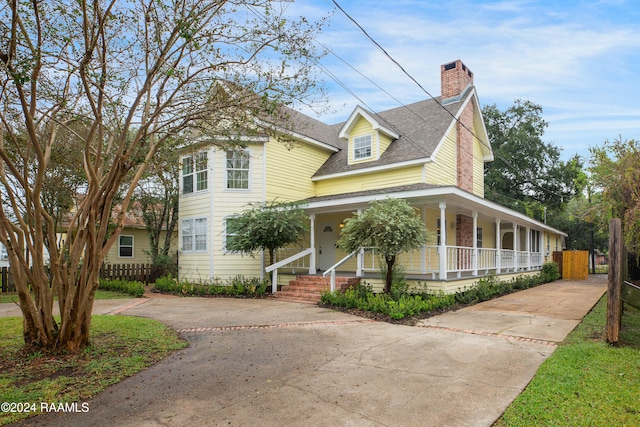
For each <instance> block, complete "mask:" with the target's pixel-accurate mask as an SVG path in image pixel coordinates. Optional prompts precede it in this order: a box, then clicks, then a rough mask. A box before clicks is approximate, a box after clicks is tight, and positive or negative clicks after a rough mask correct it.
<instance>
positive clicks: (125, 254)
mask: <svg viewBox="0 0 640 427" xmlns="http://www.w3.org/2000/svg"><path fill="white" fill-rule="evenodd" d="M118 257H119V258H133V236H127V235H122V234H121V235H120V236H119V239H118Z"/></svg>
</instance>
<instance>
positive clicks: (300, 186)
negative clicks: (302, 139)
mask: <svg viewBox="0 0 640 427" xmlns="http://www.w3.org/2000/svg"><path fill="white" fill-rule="evenodd" d="M266 150H267V157H266V162H267V172H266V180H267V182H266V196H267V200H273V199H275V198H277V199H278V200H286V201H295V200H302V199H306V198H308V197H313V196H315V188H314V187H315V185H314V183H313V182H312V181H311V176H312V175H313V174H314V173H315V172H316V171H317V170H318V169H319V168H320V166H322V164H323V163H324V162H325V161H326V160H327V159H328V158H329V156H330V155H331V154H332V152H330V151H328V150H325V149H322V148H320V147H316V146H312V145H309V144H306V143H297V144H296V145H295V146H294V147H293V148H291V149H287V147H286V146H285V145H284V144H282V143H280V142H277V141H275V140H271V141H269V142H268V143H267V145H266Z"/></svg>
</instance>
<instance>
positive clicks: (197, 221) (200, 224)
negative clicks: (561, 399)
mask: <svg viewBox="0 0 640 427" xmlns="http://www.w3.org/2000/svg"><path fill="white" fill-rule="evenodd" d="M206 250H207V218H193V219H183V220H182V252H203V251H206Z"/></svg>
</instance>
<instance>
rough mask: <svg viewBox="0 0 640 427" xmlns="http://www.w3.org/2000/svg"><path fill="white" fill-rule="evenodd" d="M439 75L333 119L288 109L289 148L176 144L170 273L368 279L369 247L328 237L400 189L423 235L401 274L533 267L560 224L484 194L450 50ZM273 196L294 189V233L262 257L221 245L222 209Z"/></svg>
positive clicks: (472, 92) (226, 220) (228, 228)
mask: <svg viewBox="0 0 640 427" xmlns="http://www.w3.org/2000/svg"><path fill="white" fill-rule="evenodd" d="M441 84H442V95H441V96H440V97H439V98H435V99H429V100H426V101H421V102H417V103H415V104H411V105H408V106H403V107H399V108H395V109H391V110H387V111H383V112H380V113H373V112H370V111H367V110H365V109H364V108H361V107H357V108H356V109H355V110H354V111H353V112H352V114H351V115H350V117H349V118H348V120H347V121H346V122H344V123H340V124H336V125H327V124H324V123H321V122H319V121H317V120H315V119H313V118H311V117H307V116H305V115H303V114H300V113H296V112H293V111H291V112H290V115H291V117H292V120H293V121H294V122H295V131H283V133H284V135H285V136H286V137H287V138H293V140H294V141H295V142H294V144H293V145H294V147H293V148H291V147H289V146H287V145H284V144H282V143H280V142H279V141H278V140H277V139H276V138H274V137H273V136H267V135H266V134H265V135H264V137H263V138H260V139H254V140H252V141H250V142H248V143H247V145H246V147H245V148H244V149H242V150H235V151H224V150H221V149H219V148H216V147H213V146H212V145H211V146H207V145H206V144H205V145H199V146H195V145H194V147H192V148H191V149H189V150H188V151H185V152H184V155H183V156H182V160H181V161H182V188H181V193H182V195H181V198H180V230H179V239H178V240H179V256H180V262H179V268H180V271H179V275H180V278H181V279H185V280H195V281H203V280H207V279H209V278H211V277H221V278H225V277H230V276H235V275H238V274H242V275H245V276H263V275H264V274H265V269H266V270H267V271H273V270H275V271H276V272H278V275H277V281H278V284H279V285H282V284H286V283H288V281H289V280H291V279H293V278H294V277H293V275H319V274H320V273H325V274H329V273H331V272H334V273H335V272H336V271H337V273H336V274H337V275H338V276H340V275H344V276H357V277H364V278H366V281H367V282H368V283H372V284H374V286H375V285H376V283H380V282H379V268H380V262H379V260H377V258H376V256H375V249H374V248H363V249H362V250H361V251H358V252H357V253H354V254H345V253H342V252H341V251H340V250H339V249H337V248H336V242H337V240H338V238H339V234H340V229H341V226H342V225H343V224H344V219H345V218H348V217H351V216H352V215H353V214H354V213H358V212H362V211H363V210H364V209H366V208H367V207H368V206H369V204H370V202H371V201H372V200H381V199H385V198H387V197H392V198H402V199H405V200H407V201H408V202H409V203H410V204H411V205H412V206H414V207H415V209H416V210H417V212H418V213H419V214H420V215H421V217H422V219H423V220H424V224H425V227H426V228H427V229H428V230H430V231H431V234H432V235H433V238H432V239H431V241H428V242H426V243H425V245H424V246H423V247H422V248H421V249H420V250H418V251H415V252H412V253H407V254H403V255H402V256H401V258H400V260H399V263H400V264H401V265H402V266H403V267H404V273H405V276H406V277H407V278H408V279H411V280H417V281H420V282H422V283H423V284H426V285H427V286H428V287H429V288H430V289H433V290H442V291H445V292H454V291H456V290H458V289H461V288H463V287H468V286H472V285H473V284H474V283H476V282H477V281H478V279H479V278H481V277H483V276H485V275H488V274H497V275H502V276H503V277H502V278H504V279H509V278H510V277H512V276H514V275H518V274H530V273H534V272H537V271H538V270H540V268H541V267H542V264H543V263H544V262H545V261H548V260H550V259H551V253H552V251H556V250H561V249H562V248H563V246H564V238H565V237H566V234H564V233H562V232H561V231H558V230H555V229H553V228H551V227H548V226H547V225H545V224H544V223H542V222H539V221H536V220H534V219H531V218H529V217H527V216H526V215H523V214H521V213H519V212H516V211H513V210H510V209H508V208H505V207H503V206H501V205H498V204H496V203H493V202H491V201H488V200H485V199H484V164H485V162H490V161H492V160H493V153H492V150H491V146H490V143H489V140H488V136H487V133H486V129H485V127H484V122H483V118H482V113H481V109H480V103H479V100H478V96H477V94H476V88H475V86H474V85H473V73H472V72H471V71H470V70H469V69H468V68H467V67H466V66H465V65H464V64H463V63H462V62H461V61H459V60H458V61H454V62H452V63H449V64H445V65H443V66H442V67H441ZM273 199H277V200H281V201H284V200H289V201H304V203H305V205H304V206H305V210H306V212H307V213H308V214H309V217H310V230H311V231H310V233H309V235H308V236H307V238H306V241H305V243H304V245H302V247H300V248H286V249H283V250H281V251H280V252H279V257H278V259H279V260H281V262H277V263H276V264H275V265H273V266H267V265H265V262H266V258H265V257H264V255H262V256H258V257H255V258H252V257H250V256H247V255H242V254H237V253H229V252H227V251H225V241H226V240H227V239H231V238H233V233H232V230H233V226H232V225H233V218H234V215H237V214H238V213H239V212H241V211H242V210H244V209H246V208H247V203H249V202H262V201H267V200H273ZM349 255H350V256H349ZM345 258H346V259H345ZM310 282H311V281H307V282H305V283H310Z"/></svg>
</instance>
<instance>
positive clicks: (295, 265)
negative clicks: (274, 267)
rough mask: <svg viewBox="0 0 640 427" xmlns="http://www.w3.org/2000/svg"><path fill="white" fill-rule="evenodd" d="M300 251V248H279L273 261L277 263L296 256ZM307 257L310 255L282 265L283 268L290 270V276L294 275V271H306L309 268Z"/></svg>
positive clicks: (308, 258)
mask: <svg viewBox="0 0 640 427" xmlns="http://www.w3.org/2000/svg"><path fill="white" fill-rule="evenodd" d="M301 250H302V249H301V248H280V249H278V250H277V251H276V256H275V258H276V259H275V261H276V262H279V261H282V260H285V259H288V258H290V257H293V256H294V255H297V254H298V253H299V252H300V251H301ZM306 250H309V249H306ZM307 255H310V253H308V254H306V255H304V256H302V257H296V258H295V259H294V260H293V261H291V262H290V263H288V264H286V265H284V266H283V268H290V269H291V274H296V269H300V270H307V271H308V270H309V267H310V265H309V264H310V257H308V256H307Z"/></svg>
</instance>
